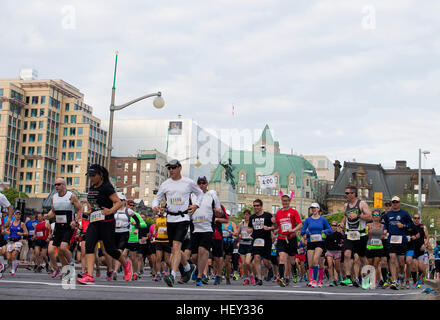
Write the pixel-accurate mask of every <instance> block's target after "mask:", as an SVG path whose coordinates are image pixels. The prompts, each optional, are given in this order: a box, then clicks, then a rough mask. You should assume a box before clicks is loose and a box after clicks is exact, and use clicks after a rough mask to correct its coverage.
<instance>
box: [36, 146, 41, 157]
mask: <svg viewBox="0 0 440 320" xmlns="http://www.w3.org/2000/svg"><path fill="white" fill-rule="evenodd" d="M37 155H39V156H40V155H41V147H37Z"/></svg>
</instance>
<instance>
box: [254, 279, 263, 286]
mask: <svg viewBox="0 0 440 320" xmlns="http://www.w3.org/2000/svg"><path fill="white" fill-rule="evenodd" d="M255 285H256V286H262V285H263V280H261V279H259V280H257V281H256V282H255Z"/></svg>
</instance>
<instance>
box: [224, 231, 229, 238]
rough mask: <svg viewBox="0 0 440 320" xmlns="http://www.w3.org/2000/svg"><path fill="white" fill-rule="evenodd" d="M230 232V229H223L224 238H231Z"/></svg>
mask: <svg viewBox="0 0 440 320" xmlns="http://www.w3.org/2000/svg"><path fill="white" fill-rule="evenodd" d="M229 234H230V233H229V232H228V231H226V230H225V231H223V238H229Z"/></svg>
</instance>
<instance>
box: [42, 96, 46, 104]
mask: <svg viewBox="0 0 440 320" xmlns="http://www.w3.org/2000/svg"><path fill="white" fill-rule="evenodd" d="M45 103H46V96H41V104H45Z"/></svg>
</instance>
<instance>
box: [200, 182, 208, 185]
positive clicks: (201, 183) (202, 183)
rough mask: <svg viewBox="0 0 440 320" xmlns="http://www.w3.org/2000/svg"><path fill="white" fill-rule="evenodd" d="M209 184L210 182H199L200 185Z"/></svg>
mask: <svg viewBox="0 0 440 320" xmlns="http://www.w3.org/2000/svg"><path fill="white" fill-rule="evenodd" d="M205 184H208V182H199V183H198V185H205Z"/></svg>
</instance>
